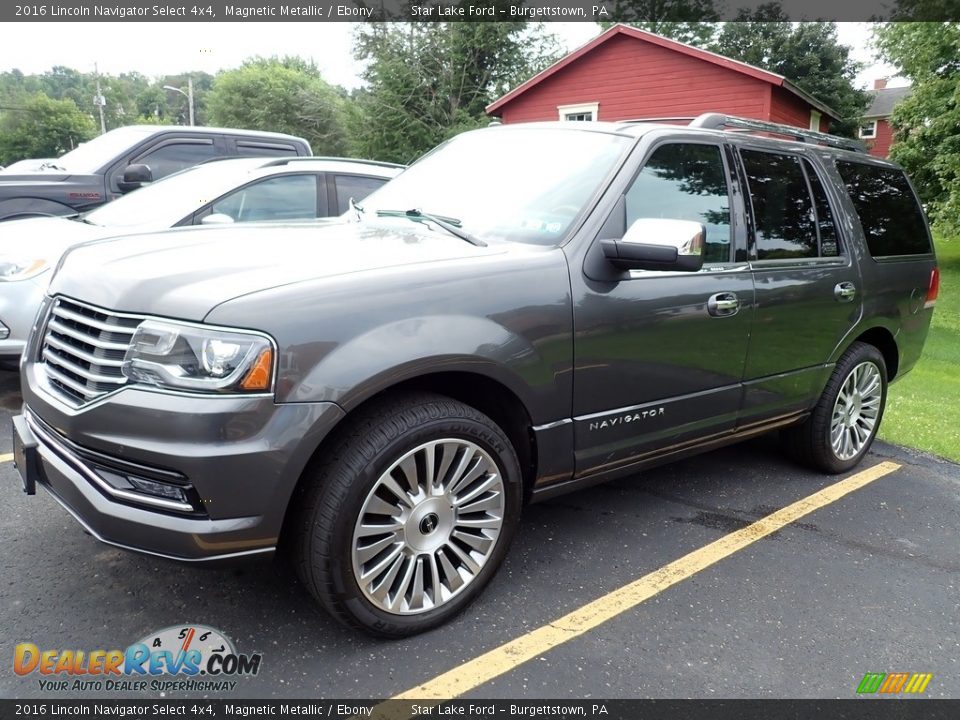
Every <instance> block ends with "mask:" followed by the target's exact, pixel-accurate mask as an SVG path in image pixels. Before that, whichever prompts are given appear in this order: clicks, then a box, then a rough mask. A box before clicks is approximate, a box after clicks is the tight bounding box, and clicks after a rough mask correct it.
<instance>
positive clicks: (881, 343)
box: [847, 325, 900, 382]
mask: <svg viewBox="0 0 960 720" xmlns="http://www.w3.org/2000/svg"><path fill="white" fill-rule="evenodd" d="M854 342H862V343H866V344H867V345H873V346H874V347H875V348H877V350H879V351H880V354H881V355H883V361H884V363H885V364H886V366H887V382H891V381H892V380H893V379H894V378H895V377H896V376H897V372H898V370H899V369H900V348H899V346H898V345H897V340H896V338H895V337H894V335H893V333H892V332H890V330H888V329H887V328H885V327H883V326H882V325H877V326H875V327H872V328H869V329H868V330H864V331H863V332H861V333H860V334H859V335H857V336H856V337H855V338H854V339H853V341H852V342H851V343H850V344H851V345H852V344H853V343H854ZM847 347H848V348H849V345H848V346H847Z"/></svg>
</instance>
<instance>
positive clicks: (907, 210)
mask: <svg viewBox="0 0 960 720" xmlns="http://www.w3.org/2000/svg"><path fill="white" fill-rule="evenodd" d="M729 128H736V129H738V130H740V132H729V131H727V130H726V129H729ZM773 134H777V135H787V136H789V137H791V138H792V139H790V140H783V139H775V138H773V137H771V135H773ZM937 286H938V271H937V266H936V260H935V257H934V254H933V247H932V243H931V238H930V233H929V231H928V229H927V225H926V221H925V219H924V216H923V212H922V210H921V208H920V206H919V204H918V202H917V198H916V195H915V193H914V191H913V189H912V188H911V186H910V184H909V182H908V181H907V179H906V177H905V176H904V174H903V172H902V171H901V170H900V169H899V168H898V167H897V166H895V165H893V164H891V163H889V162H885V161H881V160H877V159H875V158H872V157H870V156H869V155H867V154H865V153H864V152H862V150H861V151H858V150H857V148H856V146H855V145H854V144H853V143H852V141H846V140H841V139H838V138H833V137H830V136H826V135H821V134H818V133H810V132H807V131H802V130H798V129H796V128H786V127H783V126H776V125H770V124H766V123H759V122H753V121H744V120H742V119H737V118H731V117H726V116H720V115H705V116H702V117H700V118H698V119H697V120H696V121H694V122H693V123H692V124H691V125H690V126H689V127H669V126H658V125H651V124H620V125H617V124H603V123H565V124H542V125H541V124H533V125H520V126H504V127H496V128H489V129H486V130H480V131H475V132H470V133H466V134H463V135H460V136H458V137H456V138H454V139H453V140H450V141H449V142H447V143H445V144H444V145H442V146H441V147H439V148H438V149H436V150H435V151H433V152H432V153H430V154H428V155H427V156H425V157H424V158H423V159H421V160H420V161H419V162H418V163H416V164H415V165H414V166H412V167H411V168H410V169H409V170H407V171H406V172H404V173H403V174H401V175H400V176H399V177H398V178H397V179H395V180H393V181H392V182H390V183H389V184H387V185H386V186H384V187H383V188H382V189H381V190H379V191H377V192H376V193H374V194H373V195H371V196H370V197H368V198H367V199H366V200H364V201H363V202H362V204H361V205H360V206H357V205H354V206H352V208H351V211H350V212H349V213H348V214H347V215H346V216H344V218H343V219H342V220H341V221H340V222H336V223H332V224H327V225H306V226H303V225H301V226H293V225H290V226H281V225H272V226H262V227H227V228H200V229H194V228H190V229H181V230H172V231H168V232H165V233H162V234H159V235H144V236H138V237H129V238H123V239H118V240H108V241H101V242H97V243H93V244H89V245H87V246H84V247H81V248H79V249H76V250H73V251H72V252H71V253H70V254H69V255H68V256H67V257H66V259H65V260H64V261H63V263H62V265H61V267H60V269H59V271H58V272H57V274H56V275H55V277H54V278H53V280H52V283H51V285H50V288H49V293H48V296H47V298H46V300H45V302H44V305H43V307H42V309H41V311H40V314H39V315H38V317H37V320H36V325H35V327H34V329H33V332H32V335H31V337H30V340H29V342H28V346H27V351H26V352H25V354H24V357H23V361H22V364H21V374H22V379H23V397H24V407H23V412H22V414H21V415H19V416H17V417H16V418H15V419H14V428H15V432H14V435H15V439H14V444H15V459H16V463H17V466H18V467H19V469H20V473H21V475H22V478H23V485H24V489H25V490H26V491H27V492H28V493H32V492H33V490H34V488H35V486H36V485H41V486H43V487H44V488H46V489H47V490H49V491H50V492H51V493H52V495H53V496H54V497H55V498H56V499H57V500H58V501H59V502H60V503H61V504H62V505H63V506H64V507H65V508H66V509H67V510H68V511H69V512H70V513H71V514H73V515H74V516H75V517H76V519H77V520H78V521H79V522H80V523H81V524H82V525H83V526H84V527H85V528H86V529H87V530H88V531H89V532H90V533H91V534H93V535H94V536H95V537H97V538H98V539H100V540H102V541H104V542H107V543H110V544H112V545H116V546H119V547H124V548H129V549H132V550H137V551H141V552H146V553H152V554H156V555H162V556H164V557H170V558H177V559H180V560H187V561H209V560H221V559H224V558H235V557H243V556H249V555H258V554H269V553H273V552H274V551H275V550H276V548H277V547H280V548H282V549H283V550H284V551H286V552H290V553H292V554H293V556H294V558H295V562H296V565H297V567H298V569H299V572H300V575H301V577H302V579H303V581H304V583H305V584H306V586H307V588H308V589H309V590H310V592H312V593H313V594H314V595H315V596H316V597H317V599H318V600H319V601H320V602H321V603H322V604H323V605H324V606H325V607H327V608H328V609H329V610H330V611H332V612H333V613H334V614H335V615H336V616H337V617H338V618H340V619H341V620H343V621H345V622H347V623H349V624H351V625H353V626H355V627H360V628H364V629H366V630H368V631H371V632H373V633H376V634H380V635H384V636H400V635H406V634H410V633H415V632H419V631H422V630H425V629H427V628H430V627H433V626H435V625H437V624H439V623H441V622H443V621H444V620H446V619H448V618H449V617H450V616H451V615H453V614H454V613H456V612H457V611H458V610H461V609H462V608H463V607H464V606H465V605H467V604H468V603H469V602H470V601H471V600H472V599H473V598H474V597H475V596H476V595H477V593H478V592H479V591H480V590H481V589H482V588H483V586H484V585H485V584H486V583H487V582H488V581H489V579H490V577H491V576H492V575H493V574H494V572H496V569H497V567H498V565H499V564H500V561H501V560H502V559H503V557H504V554H505V553H506V551H507V547H508V545H509V543H510V540H511V537H512V535H513V533H514V530H515V528H516V527H517V521H518V518H519V516H520V511H521V507H522V506H523V504H524V503H525V502H527V501H536V500H538V499H542V498H546V497H550V496H552V495H554V494H557V493H560V492H566V491H568V490H573V489H575V488H578V487H582V486H583V485H585V484H590V483H593V482H596V481H597V480H600V479H606V478H612V477H615V476H618V475H623V474H629V473H636V472H637V471H638V470H641V469H643V468H646V467H649V466H651V465H654V464H657V463H662V462H665V461H668V460H672V459H674V458H680V457H683V456H685V455H689V454H691V453H696V452H701V451H704V450H707V449H711V448H716V447H719V446H721V445H725V444H728V443H732V442H736V441H738V440H742V439H744V438H749V437H753V436H755V435H757V434H759V433H764V432H768V431H771V430H779V431H780V433H781V434H782V436H783V441H784V445H785V447H786V448H787V450H788V451H789V452H790V453H792V454H793V455H794V456H795V457H796V458H797V459H798V460H799V461H802V462H804V463H807V464H809V465H811V466H813V467H815V468H819V469H820V470H822V471H825V472H829V473H839V472H844V471H846V470H848V469H850V468H852V467H853V466H854V465H856V464H857V463H858V462H859V461H860V460H861V459H862V458H863V456H864V454H865V453H866V452H867V450H868V449H869V447H870V444H871V442H872V441H873V438H874V436H875V434H876V432H877V427H878V425H879V423H880V420H881V418H882V416H883V408H884V401H885V398H886V393H887V384H888V383H889V382H890V381H892V380H894V379H897V378H899V377H902V376H903V375H904V374H905V373H906V372H908V371H909V370H910V369H911V367H913V365H914V364H915V363H916V362H917V360H918V358H919V357H920V352H921V348H922V346H923V342H924V339H925V337H926V334H927V328H928V326H929V324H930V318H931V314H932V307H933V305H934V301H935V300H936V296H937Z"/></svg>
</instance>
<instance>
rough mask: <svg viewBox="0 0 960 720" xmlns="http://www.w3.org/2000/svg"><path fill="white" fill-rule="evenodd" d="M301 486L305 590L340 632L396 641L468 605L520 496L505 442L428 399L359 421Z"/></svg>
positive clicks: (462, 413) (453, 405) (485, 422)
mask: <svg viewBox="0 0 960 720" xmlns="http://www.w3.org/2000/svg"><path fill="white" fill-rule="evenodd" d="M305 481H306V483H305V486H304V490H303V494H302V497H301V498H300V502H301V514H300V518H299V534H298V542H297V553H298V562H297V567H298V572H299V574H300V577H301V579H302V580H303V582H304V583H305V584H306V586H307V588H308V589H309V590H310V592H311V593H312V594H313V595H314V596H315V597H316V598H317V599H318V600H319V601H320V602H321V603H322V604H323V605H324V606H325V607H326V608H327V609H329V610H330V611H331V612H332V613H333V614H334V615H335V616H336V617H337V618H339V619H340V620H342V621H343V622H345V623H347V624H349V625H352V626H354V627H359V628H362V629H364V630H367V631H369V632H372V633H374V634H378V635H383V636H390V637H399V636H403V635H410V634H413V633H417V632H422V631H424V630H427V629H430V628H432V627H435V626H437V625H439V624H441V623H443V622H445V621H446V620H447V619H449V618H450V617H452V616H453V615H455V614H456V613H457V612H459V611H460V610H462V609H463V608H464V607H466V605H467V604H469V603H470V601H471V600H472V599H473V598H474V597H475V596H476V595H477V594H478V593H479V592H480V590H482V588H483V587H484V585H486V584H487V582H488V581H489V580H490V578H491V577H492V576H493V575H494V573H495V572H496V570H497V567H498V566H499V564H500V562H501V561H502V559H503V557H504V555H505V554H506V551H507V547H508V545H509V543H510V540H511V538H512V536H513V532H514V530H515V528H516V524H517V521H518V518H519V513H520V506H521V497H522V492H521V478H520V468H519V463H518V462H517V458H516V454H515V452H514V450H513V447H512V445H511V444H510V441H509V440H508V439H507V437H506V436H505V435H504V433H503V431H502V430H501V429H500V428H499V427H497V425H496V424H495V423H494V422H493V421H492V420H490V419H489V418H488V417H486V416H485V415H483V414H482V413H480V412H479V411H477V410H475V409H473V408H471V407H469V406H467V405H464V404H462V403H460V402H457V401H454V400H452V399H449V398H446V397H443V396H438V395H426V394H418V395H405V396H400V397H397V398H396V399H393V400H389V401H387V402H385V403H380V404H378V405H377V406H375V407H372V408H370V409H368V410H366V411H364V412H363V413H362V414H361V415H360V416H359V417H358V418H356V419H355V420H354V421H353V422H352V424H351V425H350V426H349V429H348V430H347V431H346V432H345V433H343V434H341V436H340V437H339V439H338V440H337V441H335V443H334V447H332V448H331V450H330V453H329V456H328V459H327V460H326V461H325V462H323V463H322V464H321V465H319V466H318V467H316V468H315V469H314V470H313V471H311V476H310V477H307V478H305Z"/></svg>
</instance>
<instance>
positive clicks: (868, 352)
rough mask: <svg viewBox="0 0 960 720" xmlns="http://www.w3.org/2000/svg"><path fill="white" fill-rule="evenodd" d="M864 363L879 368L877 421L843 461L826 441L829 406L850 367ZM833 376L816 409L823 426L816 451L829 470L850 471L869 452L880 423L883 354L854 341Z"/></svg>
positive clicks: (884, 367) (884, 384) (883, 401)
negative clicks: (863, 440)
mask: <svg viewBox="0 0 960 720" xmlns="http://www.w3.org/2000/svg"><path fill="white" fill-rule="evenodd" d="M864 362H871V363H873V364H874V365H875V366H876V368H877V369H878V370H879V371H880V408H879V411H878V412H877V421H876V423H874V426H873V430H872V432H871V434H870V437H869V438H868V440H867V442H866V443H864V446H863V447H862V448H861V449H860V452H859V453H857V454H856V455H854V456H853V457H852V458H850V459H848V460H843V459H841V458H839V457H837V455H836V454H835V453H834V451H833V443H832V442H831V441H830V434H831V421H832V418H833V409H834V406H835V405H836V402H837V398H838V396H839V395H840V392H841V390H842V388H843V386H844V384H845V383H846V381H847V379H848V378H849V377H850V373H852V372H853V370H854V368H856V367H857V366H859V365H861V364H862V363H864ZM834 379H836V380H837V382H836V383H831V385H830V386H829V388H828V393H827V395H826V396H825V397H824V401H825V402H823V403H822V404H821V406H820V407H819V408H818V411H819V412H821V413H823V418H822V427H824V428H825V431H824V432H822V433H820V437H819V438H818V443H819V444H820V447H819V448H818V450H819V451H820V453H821V455H822V457H824V458H826V459H827V462H828V464H829V465H830V466H831V470H832V471H833V472H836V473H840V472H846V471H847V470H850V469H851V468H853V467H855V466H856V465H857V464H858V463H859V462H860V461H861V460H863V458H864V456H865V455H866V454H867V453H868V452H870V448H871V447H872V446H873V441H874V440H875V439H876V437H877V432H878V431H879V429H880V423H881V422H882V421H883V413H884V410H885V409H886V405H887V364H886V362H885V361H884V358H883V354H882V353H881V352H880V351H879V350H878V349H877V348H875V347H874V346H873V345H868V344H866V343H859V342H858V343H856V344H854V345H853V346H852V347H851V348H850V349H849V350H848V351H847V352H846V353H845V354H844V355H843V357H842V358H841V359H840V362H838V363H837V367H836V369H835V370H834Z"/></svg>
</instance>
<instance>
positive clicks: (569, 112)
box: [557, 102, 600, 122]
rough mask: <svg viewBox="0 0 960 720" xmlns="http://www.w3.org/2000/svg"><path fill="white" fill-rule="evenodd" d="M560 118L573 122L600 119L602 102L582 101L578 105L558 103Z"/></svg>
mask: <svg viewBox="0 0 960 720" xmlns="http://www.w3.org/2000/svg"><path fill="white" fill-rule="evenodd" d="M557 112H558V113H559V114H560V119H561V120H564V121H571V122H578V121H579V122H596V121H597V120H599V119H600V117H599V116H600V103H598V102H595V103H580V104H578V105H558V106H557Z"/></svg>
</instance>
